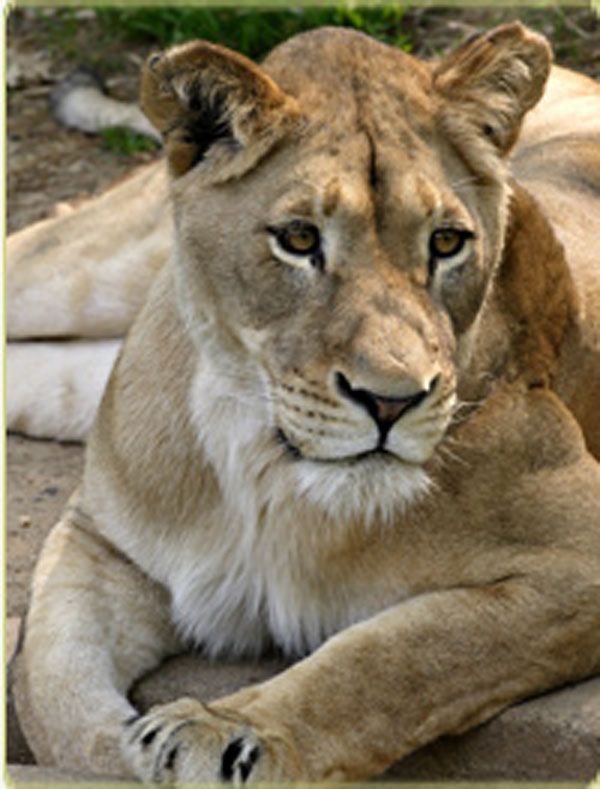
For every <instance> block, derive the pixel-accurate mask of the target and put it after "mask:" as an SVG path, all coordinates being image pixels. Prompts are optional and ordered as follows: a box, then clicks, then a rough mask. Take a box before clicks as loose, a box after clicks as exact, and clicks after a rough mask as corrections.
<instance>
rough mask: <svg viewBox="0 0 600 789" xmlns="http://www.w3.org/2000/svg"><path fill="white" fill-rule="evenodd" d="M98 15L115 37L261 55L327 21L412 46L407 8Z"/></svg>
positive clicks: (110, 11) (115, 11)
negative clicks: (197, 42) (206, 44)
mask: <svg viewBox="0 0 600 789" xmlns="http://www.w3.org/2000/svg"><path fill="white" fill-rule="evenodd" d="M96 12H97V15H98V19H99V21H100V23H101V24H102V25H103V27H104V28H105V29H106V30H107V31H108V32H110V34H111V35H115V36H119V37H121V38H122V39H137V40H144V41H148V42H152V43H155V44H157V45H158V46H168V45H169V44H176V43H180V42H182V41H187V40H189V39H193V38H204V39H207V40H209V41H216V42H219V43H221V44H224V45H225V46H229V47H231V48H233V49H236V50H237V51H239V52H243V53H244V54H245V55H247V56H248V57H251V58H255V59H256V58H261V57H263V56H264V55H266V54H267V52H269V50H271V49H272V48H273V47H274V46H276V45H277V44H278V43H280V42H281V41H284V40H285V39H287V38H289V37H290V36H292V35H294V34H295V33H299V32H301V31H303V30H310V29H311V28H314V27H320V26H322V25H344V26H347V27H353V28H356V29H358V30H362V31H364V32H365V33H368V34H370V35H372V36H375V37H377V38H379V39H380V40H383V41H386V42H387V43H390V44H393V45H395V46H399V47H402V48H403V49H405V50H410V45H411V42H410V38H409V36H408V34H407V33H406V31H403V30H402V19H403V16H404V9H403V8H402V7H401V6H398V5H386V6H380V7H373V8H371V7H369V8H367V7H355V8H354V7H350V6H342V5H340V6H334V7H311V8H288V9H281V10H278V9H256V8H243V7H234V8H198V7H195V8H194V7H183V8H176V7H165V6H163V7H157V8H152V7H145V8H135V7H129V8H127V7H116V8H115V7H102V8H97V9H96Z"/></svg>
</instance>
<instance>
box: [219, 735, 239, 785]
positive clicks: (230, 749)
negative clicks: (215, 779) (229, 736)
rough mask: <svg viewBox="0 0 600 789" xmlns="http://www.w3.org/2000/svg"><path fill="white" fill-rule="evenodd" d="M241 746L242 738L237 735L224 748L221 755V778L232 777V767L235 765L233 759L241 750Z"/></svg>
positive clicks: (227, 779)
mask: <svg viewBox="0 0 600 789" xmlns="http://www.w3.org/2000/svg"><path fill="white" fill-rule="evenodd" d="M243 747H244V740H243V739H242V738H241V737H237V738H236V739H235V740H232V741H231V742H230V743H229V745H228V746H227V747H226V748H225V750H224V751H223V756H222V757H221V780H223V781H231V779H232V778H233V767H234V765H235V760H236V759H237V757H238V756H239V755H240V753H241V752H242V748H243Z"/></svg>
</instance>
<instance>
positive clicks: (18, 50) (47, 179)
mask: <svg viewBox="0 0 600 789" xmlns="http://www.w3.org/2000/svg"><path fill="white" fill-rule="evenodd" d="M44 13H45V14H46V16H45V17H43V16H40V13H39V11H35V10H33V9H20V10H17V11H14V12H12V13H11V14H10V16H9V19H8V40H7V45H8V46H7V50H8V82H9V90H8V106H7V115H8V118H7V125H8V128H7V141H8V157H7V163H8V190H7V199H8V229H9V232H13V231H15V230H18V229H19V228H21V227H23V226H25V225H27V224H29V223H31V222H33V221H35V220H37V219H40V218H42V217H44V216H47V215H49V214H50V213H51V212H52V210H53V207H54V206H55V205H56V204H57V203H59V202H61V201H65V200H68V201H73V200H78V199H81V198H84V197H86V196H89V195H92V194H96V193H98V192H101V191H102V190H104V189H105V188H106V187H107V186H108V185H110V184H111V183H112V182H113V181H115V180H116V179H118V178H119V177H120V176H122V175H123V174H124V173H126V172H127V171H129V170H130V169H132V168H133V167H135V166H136V165H138V164H141V163H143V162H147V161H149V160H150V159H152V158H153V157H155V156H158V155H160V152H159V151H156V152H151V153H148V152H144V153H136V154H134V155H129V156H126V155H123V154H121V153H118V152H115V151H112V150H107V149H106V147H105V146H104V144H103V142H102V140H101V139H99V138H96V137H92V136H89V135H86V134H83V133H80V132H77V131H73V130H69V129H64V128H62V127H60V126H59V125H58V124H57V123H56V122H55V121H54V119H53V118H52V117H51V115H50V113H49V110H48V100H49V96H50V94H51V92H52V90H53V88H54V86H55V85H56V83H57V82H58V81H60V79H62V78H63V77H64V76H65V75H66V74H68V73H69V72H70V71H71V70H72V69H73V68H75V67H76V66H78V65H81V63H84V64H86V65H88V66H92V67H95V68H97V70H98V71H99V72H100V73H101V74H102V76H103V77H104V78H105V82H106V86H107V89H108V91H109V92H110V93H111V95H113V96H115V97H116V98H121V99H124V100H133V99H135V97H136V95H137V89H138V75H139V68H140V65H141V63H142V62H143V60H144V58H145V57H146V55H147V54H148V52H149V51H150V49H151V48H152V44H151V43H139V42H138V43H128V44H126V45H125V44H123V42H122V41H116V40H113V39H111V38H110V37H108V36H107V35H106V34H105V33H103V32H102V30H101V29H100V27H99V24H98V20H97V18H96V17H95V14H94V11H93V10H91V9H84V10H81V11H78V12H77V14H76V17H75V25H76V30H75V35H74V36H73V37H72V38H71V39H70V40H69V43H68V46H67V45H65V44H64V42H62V41H61V40H60V38H58V37H57V35H56V34H55V33H53V32H52V24H51V23H52V13H51V12H48V13H46V12H44ZM517 17H521V18H524V20H525V21H526V22H527V23H528V24H530V25H532V26H534V27H536V29H538V30H540V31H541V32H544V33H545V34H546V35H548V37H549V38H550V39H551V41H552V42H553V44H554V47H555V51H556V54H557V60H558V61H559V62H561V63H563V64H565V65H570V66H572V67H574V68H577V69H579V70H582V71H585V72H587V73H589V74H591V75H592V76H596V77H598V76H600V22H599V20H598V19H597V18H596V17H595V16H594V14H593V13H592V12H591V11H590V10H587V9H583V8H573V9H566V10H562V11H561V10H560V9H558V10H557V9H548V10H547V11H531V12H527V13H524V12H522V11H518V10H516V9H494V10H490V9H487V10H481V9H460V10H459V9H448V8H446V9H424V8H421V9H412V10H411V11H409V12H408V13H407V14H406V17H405V19H406V25H407V29H408V30H410V35H411V40H412V41H413V51H414V52H415V53H416V54H420V55H424V56H427V57H430V56H435V55H437V54H438V53H440V52H441V51H443V50H444V49H446V48H447V47H448V46H449V44H450V43H454V42H456V41H459V40H461V39H462V38H463V37H464V36H465V35H468V34H470V33H472V32H473V31H474V30H475V29H477V28H478V27H489V26H491V25H492V24H497V23H500V22H503V21H507V20H510V19H514V18H517ZM81 466H82V448H81V447H80V446H77V445H61V444H57V443H53V442H44V441H30V440H27V439H24V438H21V437H10V438H9V440H8V458H7V483H8V524H7V525H8V614H9V616H11V617H16V616H19V615H22V613H23V611H24V608H25V601H26V595H27V588H28V583H29V576H30V573H31V569H32V566H33V562H34V560H35V557H36V555H37V553H38V550H39V546H40V544H41V541H42V539H43V536H44V534H45V533H46V532H47V530H48V528H49V527H50V526H51V525H52V523H53V522H54V521H55V520H56V519H57V517H58V515H59V513H60V510H61V509H62V507H63V505H64V503H65V501H66V499H67V498H68V496H69V495H70V493H71V492H72V490H73V488H74V487H75V485H76V483H77V479H78V477H79V475H80V471H81Z"/></svg>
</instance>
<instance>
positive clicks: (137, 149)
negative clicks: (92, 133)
mask: <svg viewBox="0 0 600 789" xmlns="http://www.w3.org/2000/svg"><path fill="white" fill-rule="evenodd" d="M100 136H101V137H102V145H103V146H104V148H106V150H107V151H113V152H114V153H118V154H121V155H122V156H134V155H135V154H136V153H145V152H146V151H153V150H155V149H156V148H157V147H158V143H156V142H154V140H150V139H148V138H147V137H143V136H142V135H141V134H137V133H136V132H133V131H131V130H130V129H124V128H122V127H120V126H112V127H111V128H109V129H103V130H102V131H101V132H100Z"/></svg>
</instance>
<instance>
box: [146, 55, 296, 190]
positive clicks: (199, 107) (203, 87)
mask: <svg viewBox="0 0 600 789" xmlns="http://www.w3.org/2000/svg"><path fill="white" fill-rule="evenodd" d="M141 104H142V109H143V110H144V112H145V113H146V115H147V116H148V118H149V119H150V120H151V121H152V123H153V124H154V126H155V127H156V128H157V129H158V130H159V131H160V133H161V134H162V136H163V139H164V141H165V147H166V150H167V156H168V159H169V164H170V168H171V172H172V173H173V175H175V176H180V175H183V174H184V173H186V172H187V171H188V170H190V169H191V168H192V167H194V166H195V165H196V164H198V163H199V162H205V164H206V169H207V171H210V176H211V180H214V181H224V180H226V179H228V178H232V177H236V176H239V175H241V174H242V173H244V172H245V171H247V170H248V169H250V168H251V167H252V166H253V165H254V164H255V163H256V162H257V161H258V160H259V159H260V158H261V157H262V156H264V155H265V153H267V151H268V150H269V149H270V148H271V147H272V146H273V145H274V144H275V143H276V142H277V141H278V140H279V139H281V137H282V136H283V135H284V134H285V133H286V131H287V130H288V129H289V128H290V126H291V125H292V123H293V122H294V121H295V120H296V119H297V117H298V110H297V107H296V102H295V100H294V99H293V98H291V97H290V96H288V95H287V94H285V93H284V92H283V91H282V90H281V89H280V88H279V87H278V86H277V85H276V84H275V82H273V80H272V79H271V78H270V77H269V76H268V75H267V74H266V73H265V72H264V71H263V70H262V69H261V68H260V67H259V66H256V65H255V64H254V63H252V62H251V61H250V60H248V59H247V58H245V57H243V56H242V55H239V54H237V53H235V52H232V51H230V50H228V49H226V48H224V47H220V46H218V45H216V44H210V43H208V42H206V41H192V42H190V43H187V44H183V45H181V46H178V47H174V48H173V49H170V50H169V51H167V52H165V53H161V54H156V55H151V56H150V57H149V58H148V60H147V62H146V65H145V68H144V71H143V75H142V90H141Z"/></svg>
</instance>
